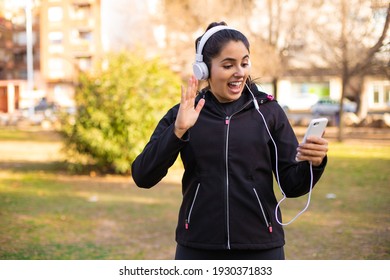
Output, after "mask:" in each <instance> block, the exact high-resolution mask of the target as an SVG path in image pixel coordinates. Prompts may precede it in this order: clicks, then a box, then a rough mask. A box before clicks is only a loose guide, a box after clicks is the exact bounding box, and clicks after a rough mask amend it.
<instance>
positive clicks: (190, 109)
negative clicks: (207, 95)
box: [174, 76, 205, 138]
mask: <svg viewBox="0 0 390 280" xmlns="http://www.w3.org/2000/svg"><path fill="white" fill-rule="evenodd" d="M197 90H198V80H197V79H196V78H195V77H194V76H192V77H191V78H190V79H189V81H188V85H187V89H185V88H184V87H183V86H181V100H180V106H179V112H178V113H177V117H176V121H175V130H174V132H175V134H176V136H177V137H179V138H182V137H183V135H184V134H185V133H186V132H187V130H188V129H190V128H191V127H192V126H193V125H194V124H195V123H196V121H197V120H198V117H199V114H200V111H201V110H202V108H203V106H204V103H205V100H204V98H202V99H200V100H199V102H198V104H197V105H196V107H195V97H196V92H197Z"/></svg>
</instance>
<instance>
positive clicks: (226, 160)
mask: <svg viewBox="0 0 390 280" xmlns="http://www.w3.org/2000/svg"><path fill="white" fill-rule="evenodd" d="M230 119H231V116H230V117H228V116H226V119H225V124H226V125H227V129H226V143H225V145H226V146H225V169H226V234H227V248H228V249H229V250H230V219H229V217H230V215H229V161H228V154H229V153H228V149H229V129H230Z"/></svg>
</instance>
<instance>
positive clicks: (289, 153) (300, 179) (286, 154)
mask: <svg viewBox="0 0 390 280" xmlns="http://www.w3.org/2000/svg"><path fill="white" fill-rule="evenodd" d="M272 103H273V106H275V107H277V108H273V110H274V111H276V112H277V113H276V114H275V119H274V126H273V127H274V130H273V132H272V134H273V137H274V139H275V144H276V145H277V151H278V170H276V168H275V158H274V159H273V161H274V162H273V166H274V167H273V170H274V174H275V175H276V176H277V175H279V181H280V184H281V188H282V189H283V192H284V193H285V194H286V196H287V197H298V196H302V195H304V194H306V193H308V192H309V190H310V181H311V174H310V164H309V162H307V161H302V162H297V161H296V160H295V156H296V153H297V151H296V148H297V147H298V140H297V137H296V135H295V133H294V131H293V129H292V127H291V125H290V123H289V121H288V119H287V116H286V114H285V113H284V111H283V109H282V108H281V107H280V106H279V105H278V104H277V103H276V102H272ZM271 146H273V145H271ZM271 149H274V147H271ZM326 164H327V157H325V158H324V160H323V162H322V163H321V165H320V166H317V167H314V166H313V187H314V185H315V184H316V183H317V182H318V180H319V179H320V178H321V176H322V174H323V172H324V170H325V166H326ZM276 172H278V174H277V173H276Z"/></svg>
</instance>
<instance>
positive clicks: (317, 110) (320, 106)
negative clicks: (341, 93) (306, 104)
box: [311, 99, 357, 115]
mask: <svg viewBox="0 0 390 280" xmlns="http://www.w3.org/2000/svg"><path fill="white" fill-rule="evenodd" d="M343 109H344V112H352V113H355V112H356V109H357V104H356V103H355V102H352V101H349V100H347V99H344V102H343ZM339 111H340V102H338V101H336V100H333V99H320V100H318V101H317V103H316V104H314V105H313V106H312V107H311V112H312V114H313V115H336V114H337V113H338V112H339Z"/></svg>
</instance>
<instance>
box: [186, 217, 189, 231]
mask: <svg viewBox="0 0 390 280" xmlns="http://www.w3.org/2000/svg"><path fill="white" fill-rule="evenodd" d="M188 227H189V224H188V219H186V222H185V228H186V229H187V230H188Z"/></svg>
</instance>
